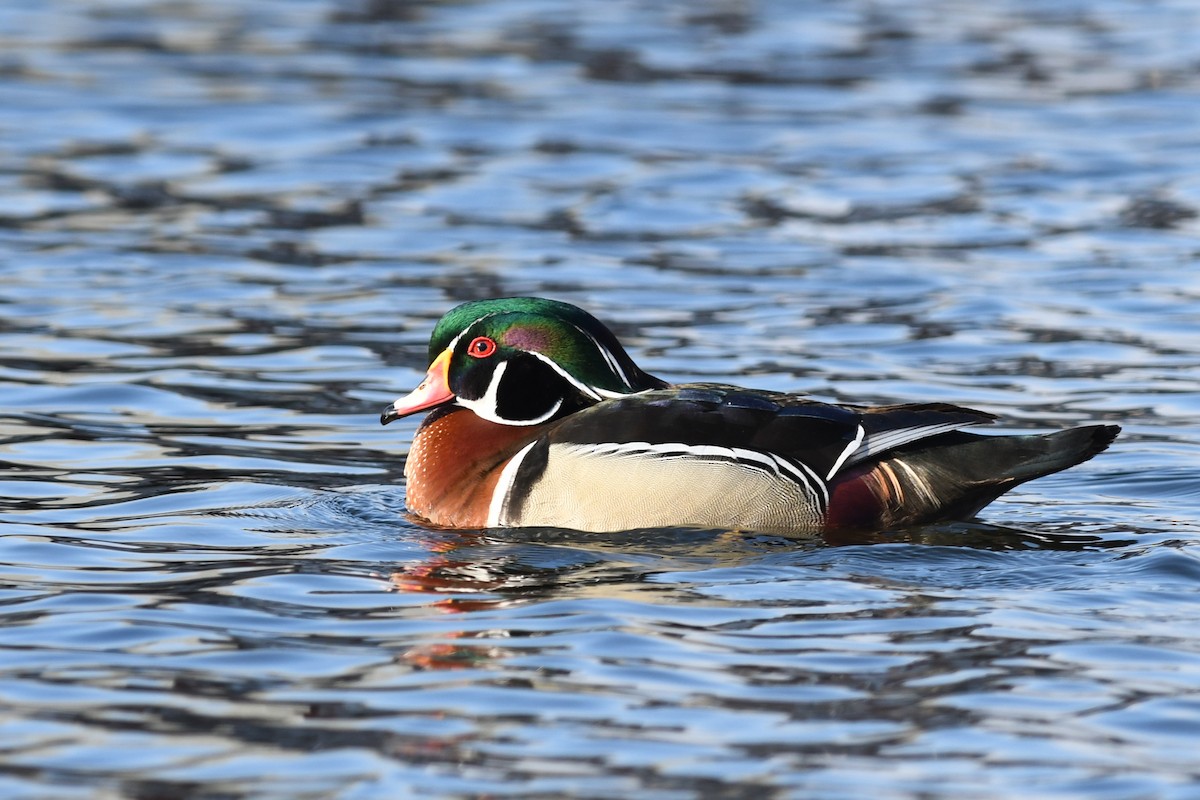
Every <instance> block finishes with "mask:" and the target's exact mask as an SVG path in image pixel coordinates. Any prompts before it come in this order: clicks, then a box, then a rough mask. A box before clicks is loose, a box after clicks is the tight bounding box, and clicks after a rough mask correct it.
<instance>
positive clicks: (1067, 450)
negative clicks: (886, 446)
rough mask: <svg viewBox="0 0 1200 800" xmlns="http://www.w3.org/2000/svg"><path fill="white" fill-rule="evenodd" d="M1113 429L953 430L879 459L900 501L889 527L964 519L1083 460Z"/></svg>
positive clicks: (1110, 438) (1108, 439)
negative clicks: (999, 432)
mask: <svg viewBox="0 0 1200 800" xmlns="http://www.w3.org/2000/svg"><path fill="white" fill-rule="evenodd" d="M1120 432H1121V429H1120V427H1118V426H1116V425H1088V426H1086V427H1083V428H1072V429H1070V430H1065V431H1058V432H1056V433H1045V434H1034V435H1030V436H981V435H979V434H975V433H964V432H962V431H956V432H954V433H947V434H944V435H942V436H935V437H932V438H930V439H924V440H922V441H920V442H917V443H914V444H913V445H912V446H911V449H901V450H899V451H896V452H895V453H893V454H891V455H889V456H888V457H886V458H884V459H883V461H882V462H880V464H879V465H878V467H877V469H880V468H882V469H883V470H884V471H885V472H887V473H888V476H889V477H890V478H891V480H892V481H893V482H894V483H893V486H894V489H896V490H897V492H896V493H897V494H898V495H899V498H897V499H899V500H900V502H899V503H897V504H896V507H894V508H893V512H894V516H893V518H892V520H891V521H892V523H893V524H896V525H914V524H921V523H926V522H937V521H940V520H949V519H967V518H970V517H973V516H975V514H977V513H979V511H980V509H982V508H983V507H984V506H986V505H987V504H988V503H990V502H992V501H993V500H995V499H996V498H997V497H999V496H1000V495H1002V494H1004V493H1005V492H1007V491H1008V490H1009V489H1011V488H1013V487H1014V486H1017V485H1018V484H1022V483H1024V482H1025V481H1028V480H1033V479H1034V478H1040V477H1042V476H1043V475H1049V474H1051V473H1054V472H1058V471H1059V470H1063V469H1066V468H1067V467H1073V466H1075V465H1076V464H1080V463H1082V462H1084V461H1087V460H1088V459H1089V458H1091V457H1092V456H1094V455H1096V454H1097V453H1099V452H1101V451H1102V450H1104V449H1105V448H1106V447H1108V446H1109V444H1111V443H1112V441H1113V439H1115V438H1117V434H1118V433H1120Z"/></svg>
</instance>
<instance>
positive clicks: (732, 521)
mask: <svg viewBox="0 0 1200 800" xmlns="http://www.w3.org/2000/svg"><path fill="white" fill-rule="evenodd" d="M428 364H429V366H428V369H427V371H426V373H425V377H424V379H423V380H422V381H421V383H420V384H419V385H418V386H417V387H416V388H415V389H413V390H412V391H411V392H410V393H409V394H407V395H405V396H403V397H400V398H399V399H397V400H396V401H395V402H393V403H392V404H391V405H389V406H387V407H386V408H385V409H384V411H383V413H382V415H381V416H380V422H381V423H382V424H384V425H387V424H388V423H391V422H393V421H395V420H398V419H401V418H404V417H408V416H410V415H412V414H417V413H420V412H427V415H426V416H425V418H424V420H423V421H422V422H421V423H420V425H419V426H418V428H417V430H416V433H415V435H414V437H413V441H412V445H411V447H410V449H409V452H408V456H407V458H406V461H405V465H404V476H405V483H406V488H405V492H406V494H405V503H406V506H407V508H408V511H409V512H410V513H411V514H412V515H414V516H416V517H417V518H419V519H420V520H422V521H424V522H426V523H428V524H430V525H432V526H435V527H439V528H450V529H477V530H482V529H490V528H527V527H538V528H541V527H549V528H566V529H570V530H574V531H581V532H590V533H605V532H617V531H631V530H638V529H653V528H677V527H681V528H705V529H725V530H734V531H745V532H756V533H763V534H777V535H782V536H814V535H821V534H825V533H829V532H834V531H848V530H859V531H866V530H873V531H883V530H891V529H897V528H903V527H908V526H919V525H926V524H931V523H937V522H945V521H953V520H965V519H970V518H972V517H974V516H975V515H977V514H978V513H979V512H980V511H981V510H982V509H983V508H984V507H985V506H987V505H988V504H989V503H991V502H992V501H993V500H995V499H996V498H997V497H999V496H1000V495H1002V494H1004V493H1005V492H1007V491H1009V490H1010V489H1012V488H1013V487H1015V486H1018V485H1020V484H1022V483H1024V482H1025V481H1029V480H1032V479H1034V478H1040V477H1042V476H1045V475H1049V474H1051V473H1054V472H1058V471H1059V470H1063V469H1066V468H1068V467H1071V466H1074V465H1076V464H1079V463H1082V462H1084V461H1087V460H1088V459H1090V458H1092V457H1093V456H1095V455H1096V454H1097V453H1100V452H1101V451H1103V450H1104V449H1106V448H1107V447H1108V446H1109V444H1110V443H1111V442H1112V441H1113V440H1114V439H1115V438H1116V436H1117V434H1118V433H1119V432H1120V427H1119V426H1116V425H1108V424H1103V425H1086V426H1082V427H1075V428H1069V429H1063V430H1058V431H1054V432H1051V433H1033V434H1021V435H984V434H979V433H975V432H972V431H968V430H965V429H966V428H970V427H972V426H976V425H981V424H986V423H989V422H993V421H994V420H995V419H996V416H995V415H993V414H990V413H988V412H985V411H977V410H973V409H970V408H964V407H961V406H957V405H952V404H948V403H942V402H931V403H906V404H900V405H847V404H842V403H828V402H821V401H819V400H816V399H812V398H810V397H808V396H805V395H801V394H793V393H785V392H778V391H768V390H763V389H748V388H742V387H739V386H735V385H730V384H722V383H682V384H670V383H667V382H666V381H664V380H662V379H660V378H657V377H655V376H654V375H651V374H649V373H648V372H646V371H644V370H643V369H641V368H640V367H639V366H638V365H637V364H636V363H634V361H633V359H632V358H631V357H630V356H629V354H628V353H627V352H626V350H625V348H624V347H622V345H621V343H620V342H619V341H618V339H617V337H616V336H615V335H614V334H613V333H612V332H611V331H610V330H609V329H608V328H607V327H606V326H605V325H604V324H603V323H601V322H600V321H599V320H598V319H596V318H595V317H594V316H592V315H591V314H590V313H588V312H587V311H584V310H583V309H581V308H579V307H577V306H575V305H572V304H570V303H566V302H562V301H558V300H550V299H544V298H538V297H504V298H495V299H485V300H474V301H470V302H466V303H462V304H461V305H458V306H456V307H454V308H452V309H450V310H449V311H448V312H446V314H445V315H444V316H443V317H442V318H441V319H440V320H439V321H438V323H437V324H436V326H435V327H434V329H433V333H432V335H431V337H430V340H429V359H428Z"/></svg>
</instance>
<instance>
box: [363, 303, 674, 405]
mask: <svg viewBox="0 0 1200 800" xmlns="http://www.w3.org/2000/svg"><path fill="white" fill-rule="evenodd" d="M429 361H430V364H431V366H430V375H429V376H427V377H426V382H425V383H423V384H422V386H423V387H424V386H426V384H428V383H430V379H431V377H433V376H434V373H435V371H436V372H437V376H436V377H437V379H438V381H440V384H444V386H445V391H444V392H442V393H441V394H439V395H437V397H439V398H443V400H442V402H449V401H450V400H453V401H456V402H457V403H458V404H459V405H462V406H466V407H467V408H469V409H471V410H472V411H474V412H475V413H476V414H477V415H479V416H481V417H483V418H484V419H489V420H492V421H494V422H500V423H503V424H510V425H533V424H537V423H541V422H546V421H548V420H551V419H556V418H559V417H562V416H565V415H566V414H569V413H573V412H575V411H578V410H580V409H582V408H586V407H587V406H589V405H594V404H595V403H598V402H600V401H602V400H604V399H607V398H610V397H616V396H619V395H623V394H632V393H634V392H640V391H643V390H645V389H655V388H660V387H662V386H665V385H666V384H665V383H664V382H663V381H661V380H659V379H658V378H655V377H654V376H652V375H649V374H647V373H645V372H643V371H642V370H641V369H640V368H639V367H638V366H637V364H635V363H634V362H633V359H631V358H630V357H629V355H628V354H627V353H626V352H625V349H624V348H623V347H622V346H621V343H620V342H619V341H617V338H616V337H615V336H614V335H613V334H612V332H611V331H609V330H608V328H606V327H604V325H603V324H601V323H600V322H599V320H597V319H596V318H595V317H593V316H592V315H591V314H589V313H587V312H586V311H584V310H583V309H581V308H577V307H576V306H573V305H571V304H569V303H562V302H559V301H556V300H546V299H543V298H539V297H505V298H499V299H494V300H475V301H472V302H469V303H463V304H462V305H460V306H456V307H455V308H452V309H451V310H450V311H448V312H447V313H446V315H445V316H443V317H442V319H441V320H440V321H439V322H438V324H437V326H436V327H435V328H434V331H433V335H432V336H431V337H430V340H429ZM435 368H436V369H435ZM438 381H435V383H437V382H438ZM447 398H448V399H447ZM410 405H411V404H410ZM410 405H405V404H404V403H402V401H397V405H396V406H395V410H394V411H393V412H388V413H389V414H390V416H391V418H395V417H396V416H402V415H403V414H405V413H412V411H410V410H408V409H409V407H410ZM429 407H431V405H430V404H425V405H421V406H420V408H414V409H413V410H421V409H423V408H429ZM386 415H388V414H385V416H386Z"/></svg>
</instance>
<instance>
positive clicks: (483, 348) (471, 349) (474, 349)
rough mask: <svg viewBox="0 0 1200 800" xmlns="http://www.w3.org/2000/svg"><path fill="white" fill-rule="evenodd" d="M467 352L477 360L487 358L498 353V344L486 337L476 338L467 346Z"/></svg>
mask: <svg viewBox="0 0 1200 800" xmlns="http://www.w3.org/2000/svg"><path fill="white" fill-rule="evenodd" d="M467 352H468V353H470V354H471V355H473V356H475V357H476V358H487V357H488V356H490V355H491V354H492V353H494V352H496V343H495V342H494V341H492V340H491V339H489V338H488V337H486V336H476V337H475V338H474V339H472V340H471V343H470V344H469V345H467Z"/></svg>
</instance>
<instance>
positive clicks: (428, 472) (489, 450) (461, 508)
mask: <svg viewBox="0 0 1200 800" xmlns="http://www.w3.org/2000/svg"><path fill="white" fill-rule="evenodd" d="M545 428H546V426H543V425H533V426H519V425H498V424H496V423H494V422H488V421H487V420H485V419H481V418H480V417H477V416H475V414H474V413H472V412H471V411H469V410H467V409H465V408H460V407H456V406H449V407H446V408H441V409H438V410H436V411H434V412H433V413H431V414H430V415H429V416H428V417H426V418H425V420H424V422H422V423H421V426H420V427H419V428H418V429H417V435H416V436H415V437H414V438H413V444H412V448H411V449H410V450H409V453H408V461H407V462H406V463H405V465H404V476H405V478H406V479H407V481H408V488H407V490H406V495H405V502H406V504H407V506H408V509H409V510H410V511H412V512H413V513H414V514H418V515H420V516H422V517H424V518H425V519H427V520H429V521H430V522H432V523H434V524H435V525H446V526H450V527H455V528H482V527H485V526H486V525H487V516H488V506H489V504H490V503H491V500H492V494H493V492H495V489H496V483H497V481H498V480H499V478H500V471H501V470H502V469H503V468H504V465H505V463H507V461H508V460H509V459H510V458H512V456H513V455H514V454H515V453H516V452H517V451H518V450H520V449H521V448H522V447H524V446H525V445H526V444H528V443H529V442H531V441H533V440H534V439H536V438H538V437H539V436H540V435H542V434H543V433H544V432H545Z"/></svg>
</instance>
